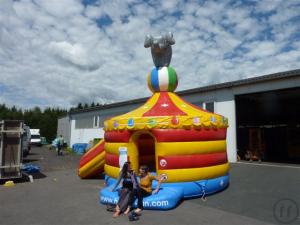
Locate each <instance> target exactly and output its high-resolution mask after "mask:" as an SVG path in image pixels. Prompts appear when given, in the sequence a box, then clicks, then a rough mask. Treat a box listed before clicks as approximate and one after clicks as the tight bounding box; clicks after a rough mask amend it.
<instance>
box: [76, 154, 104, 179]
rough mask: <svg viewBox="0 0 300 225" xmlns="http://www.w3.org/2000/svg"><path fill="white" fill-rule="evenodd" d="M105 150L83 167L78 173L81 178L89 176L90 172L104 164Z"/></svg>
mask: <svg viewBox="0 0 300 225" xmlns="http://www.w3.org/2000/svg"><path fill="white" fill-rule="evenodd" d="M104 156H105V152H102V153H101V154H99V155H97V156H96V157H95V158H94V159H93V160H91V161H89V162H88V163H86V164H85V165H84V166H83V167H81V168H80V169H79V171H78V175H79V177H81V178H85V177H87V176H88V175H89V174H91V173H93V172H94V171H95V169H97V167H99V166H101V165H104V163H105V160H104Z"/></svg>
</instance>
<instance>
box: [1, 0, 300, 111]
mask: <svg viewBox="0 0 300 225" xmlns="http://www.w3.org/2000/svg"><path fill="white" fill-rule="evenodd" d="M299 24H300V1H299V0H282V1H279V0H240V1H239V0H237V1H229V0H228V1H227V0H222V1H221V0H219V1H200V0H199V1H183V0H182V1H180V0H178V1H177V0H174V1H173V0H172V1H168V0H164V1H158V0H157V1H156V0H149V1H137V0H128V1H125V0H118V1H110V0H106V1H100V0H81V1H80V0H19V1H13V0H0V103H6V104H7V105H10V106H12V105H16V106H17V107H22V108H31V107H34V106H40V107H42V108H44V107H47V106H59V107H64V108H68V107H71V106H75V105H77V104H78V102H89V103H91V102H93V101H94V102H99V103H110V102H118V101H124V100H129V99H133V98H140V97H145V96H149V95H150V94H151V92H150V91H149V90H148V88H147V82H146V77H147V74H148V73H149V71H150V70H151V69H152V68H153V62H152V58H151V54H150V50H149V49H145V48H144V47H143V43H144V37H145V35H146V34H153V35H154V36H156V35H159V34H164V33H166V32H168V31H171V32H173V33H174V38H175V41H176V44H175V45H174V46H173V59H172V62H171V66H172V67H173V68H175V70H176V71H177V73H178V75H179V78H180V82H179V85H178V88H177V90H184V89H189V88H195V87H200V86H206V85H209V84H215V83H221V82H226V81H232V80H237V79H243V78H248V77H255V76H261V75H265V74H269V73H274V72H282V71H287V70H292V69H299V68H300V25H299Z"/></svg>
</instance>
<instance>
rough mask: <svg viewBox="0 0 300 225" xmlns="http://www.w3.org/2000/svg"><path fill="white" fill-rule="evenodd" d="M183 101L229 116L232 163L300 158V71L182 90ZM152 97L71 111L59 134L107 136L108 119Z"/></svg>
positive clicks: (71, 139) (77, 139) (72, 139)
mask: <svg viewBox="0 0 300 225" xmlns="http://www.w3.org/2000/svg"><path fill="white" fill-rule="evenodd" d="M177 94H178V95H179V96H181V97H182V98H183V99H185V100H187V101H189V102H191V103H193V104H195V105H197V106H200V107H202V108H204V109H207V110H209V111H212V112H215V113H217V114H221V115H223V116H225V117H227V118H228V121H229V128H228V130H227V153H228V159H229V161H230V162H235V161H236V160H237V153H238V154H239V156H240V157H241V158H244V157H248V156H249V153H250V155H251V157H253V159H257V158H258V159H262V160H266V161H272V162H291V163H299V162H300V70H293V71H287V72H281V73H276V74H269V75H264V76H260V77H255V78H249V79H243V80H238V81H233V82H226V83H221V84H216V85H210V86H206V87H200V88H195V89H190V90H185V91H179V92H177ZM146 100H147V98H141V99H135V100H131V101H125V102H120V103H113V104H109V105H104V106H97V107H93V108H87V109H82V110H76V111H72V112H70V113H69V114H68V115H66V116H65V117H62V118H60V119H59V120H58V131H57V133H58V134H62V135H63V136H64V138H65V139H66V140H67V141H68V143H69V144H70V145H71V146H72V145H73V144H75V143H88V142H89V141H91V140H93V139H94V138H103V135H104V131H103V128H102V127H103V121H104V120H105V119H107V118H109V117H112V116H115V115H119V114H123V113H126V112H129V111H131V110H133V109H135V108H136V107H138V106H140V105H142V104H143V103H144V102H145V101H146Z"/></svg>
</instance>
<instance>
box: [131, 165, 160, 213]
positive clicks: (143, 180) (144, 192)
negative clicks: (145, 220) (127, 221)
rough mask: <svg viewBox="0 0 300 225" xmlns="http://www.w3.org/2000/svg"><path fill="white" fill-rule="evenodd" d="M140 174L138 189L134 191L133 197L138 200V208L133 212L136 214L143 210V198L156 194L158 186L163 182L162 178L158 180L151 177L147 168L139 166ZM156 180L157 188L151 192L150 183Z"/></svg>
mask: <svg viewBox="0 0 300 225" xmlns="http://www.w3.org/2000/svg"><path fill="white" fill-rule="evenodd" d="M139 172H140V188H138V189H137V190H136V193H135V195H136V196H137V199H138V207H137V209H136V210H134V212H135V213H136V214H140V213H141V211H142V210H143V198H144V197H148V196H150V195H151V194H152V193H153V194H156V193H157V192H158V191H159V188H160V184H161V182H162V181H163V178H162V177H161V178H160V179H158V178H157V177H155V176H153V175H152V174H151V173H150V172H149V168H148V167H147V166H141V167H140V169H139ZM153 180H157V181H158V182H157V187H156V189H155V190H154V191H153V192H152V189H151V188H152V181H153Z"/></svg>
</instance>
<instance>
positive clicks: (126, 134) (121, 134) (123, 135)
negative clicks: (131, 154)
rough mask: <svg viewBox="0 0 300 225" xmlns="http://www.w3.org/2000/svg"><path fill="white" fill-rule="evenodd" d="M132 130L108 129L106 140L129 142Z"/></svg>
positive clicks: (105, 135)
mask: <svg viewBox="0 0 300 225" xmlns="http://www.w3.org/2000/svg"><path fill="white" fill-rule="evenodd" d="M130 137H131V132H130V131H127V130H124V131H106V132H105V134H104V140H105V141H106V142H125V143H127V142H129V139H130Z"/></svg>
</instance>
